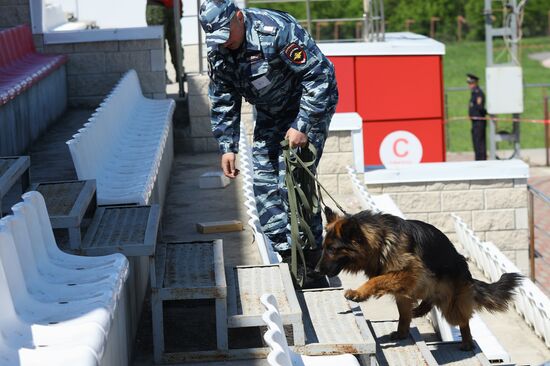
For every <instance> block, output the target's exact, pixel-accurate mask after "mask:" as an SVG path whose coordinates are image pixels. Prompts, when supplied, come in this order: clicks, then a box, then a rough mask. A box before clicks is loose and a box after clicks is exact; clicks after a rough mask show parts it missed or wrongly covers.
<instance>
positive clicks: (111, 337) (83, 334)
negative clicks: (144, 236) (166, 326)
mask: <svg viewBox="0 0 550 366" xmlns="http://www.w3.org/2000/svg"><path fill="white" fill-rule="evenodd" d="M23 199H24V201H23V202H21V203H18V204H16V205H15V206H13V208H12V211H13V215H10V216H6V217H4V218H2V219H1V220H0V309H2V312H1V313H0V334H1V336H0V364H2V365H84V366H88V365H101V366H110V365H113V366H115V365H116V366H118V365H123V366H124V365H128V359H129V355H128V352H127V349H128V339H127V336H126V329H127V319H126V317H127V315H126V301H127V299H126V296H125V293H126V292H125V283H126V279H127V276H128V261H127V260H126V258H125V257H124V256H123V255H120V254H115V255H110V256H104V257H79V256H74V255H70V254H66V253H64V252H62V251H61V250H59V248H58V247H57V245H56V243H55V239H54V236H53V231H52V228H51V225H50V222H49V217H48V214H47V210H46V205H45V202H44V200H43V198H42V196H41V195H40V194H39V193H38V192H28V193H26V194H25V195H23Z"/></svg>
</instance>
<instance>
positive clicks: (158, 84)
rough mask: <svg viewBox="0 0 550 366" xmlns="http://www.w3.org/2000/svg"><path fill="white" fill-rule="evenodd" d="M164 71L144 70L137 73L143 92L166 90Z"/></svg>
mask: <svg viewBox="0 0 550 366" xmlns="http://www.w3.org/2000/svg"><path fill="white" fill-rule="evenodd" d="M164 77H165V76H164V71H144V72H140V73H139V81H140V84H141V89H142V91H143V93H151V94H152V93H162V92H165V91H166V83H165V79H164Z"/></svg>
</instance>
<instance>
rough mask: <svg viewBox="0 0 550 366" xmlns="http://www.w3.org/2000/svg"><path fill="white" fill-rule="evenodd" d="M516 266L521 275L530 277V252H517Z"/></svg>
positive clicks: (526, 250)
mask: <svg viewBox="0 0 550 366" xmlns="http://www.w3.org/2000/svg"><path fill="white" fill-rule="evenodd" d="M514 263H515V264H516V266H518V268H519V269H520V270H521V273H523V274H524V275H527V276H528V275H529V273H531V271H530V270H531V263H530V261H529V250H528V249H525V250H516V261H515V262H514Z"/></svg>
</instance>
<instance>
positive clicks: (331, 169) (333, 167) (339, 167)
mask: <svg viewBox="0 0 550 366" xmlns="http://www.w3.org/2000/svg"><path fill="white" fill-rule="evenodd" d="M352 164H353V154H352V153H323V156H322V157H321V161H320V162H319V170H318V171H319V174H345V173H347V169H346V167H347V166H348V165H352Z"/></svg>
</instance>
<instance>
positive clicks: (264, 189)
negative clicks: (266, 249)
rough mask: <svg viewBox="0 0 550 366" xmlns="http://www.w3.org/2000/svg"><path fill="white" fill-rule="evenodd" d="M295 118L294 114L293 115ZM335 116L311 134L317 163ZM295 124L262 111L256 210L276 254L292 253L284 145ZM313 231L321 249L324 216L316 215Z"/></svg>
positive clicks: (255, 154) (256, 152)
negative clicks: (322, 217)
mask: <svg viewBox="0 0 550 366" xmlns="http://www.w3.org/2000/svg"><path fill="white" fill-rule="evenodd" d="M288 115H290V116H295V115H296V114H295V113H294V114H293V113H289V114H288ZM331 118H332V114H331V113H329V115H327V116H326V117H325V118H324V120H323V121H320V123H319V124H318V126H321V127H320V128H314V129H312V130H311V131H310V132H309V133H308V139H309V141H310V143H312V144H313V145H314V146H315V147H316V148H317V162H316V164H315V168H314V170H316V167H317V165H318V163H319V159H320V158H321V155H322V153H323V147H324V145H325V140H326V137H327V132H328V125H329V123H330V119H331ZM291 123H292V120H289V121H284V120H281V121H275V120H272V119H270V118H269V116H268V115H267V114H265V113H262V111H261V110H258V117H257V121H256V128H255V131H254V143H253V146H252V160H253V165H254V195H255V196H256V207H257V209H258V214H259V216H260V224H261V225H262V229H263V232H264V233H265V234H266V235H267V237H268V238H269V239H270V240H271V241H272V242H273V244H274V248H273V249H274V250H276V251H283V250H287V249H290V241H289V240H288V238H289V237H290V222H289V219H288V217H289V208H288V192H287V190H286V186H285V165H284V159H283V154H282V148H281V145H280V142H281V141H282V140H283V139H284V137H285V134H286V132H287V130H288V129H289V127H290V124H291ZM311 230H312V231H313V235H314V236H315V241H316V243H317V245H318V246H320V245H321V244H322V241H323V224H322V219H321V213H320V212H319V213H318V214H317V215H315V216H314V217H313V219H312V222H311Z"/></svg>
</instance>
